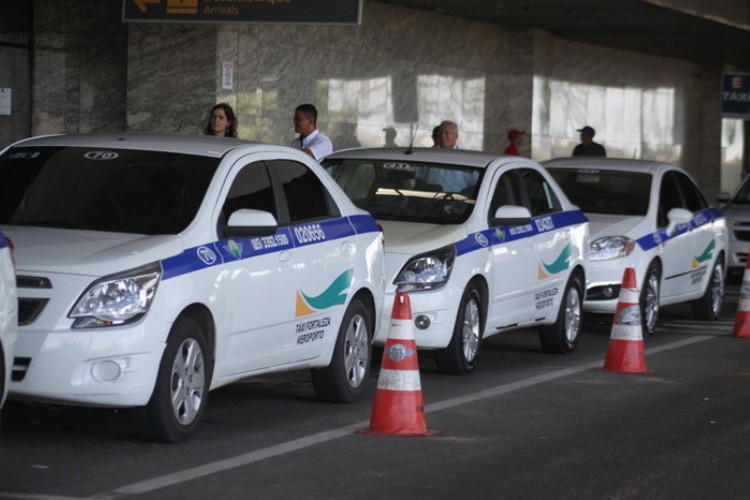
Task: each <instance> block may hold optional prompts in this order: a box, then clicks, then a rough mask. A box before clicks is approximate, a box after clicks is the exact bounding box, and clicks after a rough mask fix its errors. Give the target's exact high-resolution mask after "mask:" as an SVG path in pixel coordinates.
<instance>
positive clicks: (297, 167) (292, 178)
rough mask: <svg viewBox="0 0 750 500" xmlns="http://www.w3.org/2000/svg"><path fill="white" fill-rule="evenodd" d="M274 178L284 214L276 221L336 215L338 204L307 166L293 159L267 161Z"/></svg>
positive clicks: (295, 220)
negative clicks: (282, 199) (284, 215)
mask: <svg viewBox="0 0 750 500" xmlns="http://www.w3.org/2000/svg"><path fill="white" fill-rule="evenodd" d="M268 167H269V169H270V170H271V172H272V174H271V175H273V177H274V181H278V183H280V185H281V189H282V191H283V193H284V198H285V200H286V207H285V208H286V212H287V214H286V216H287V217H286V218H284V217H282V220H280V221H279V222H282V221H283V222H292V223H294V222H298V221H303V220H311V219H322V218H327V217H337V216H339V215H340V213H339V211H338V207H336V204H335V203H334V202H333V200H332V199H331V195H330V194H329V193H328V189H326V187H325V186H324V185H323V182H322V181H321V180H320V179H319V178H318V176H317V175H316V174H315V172H313V171H312V170H311V169H310V168H308V167H307V166H306V165H304V164H302V163H298V162H296V161H292V160H273V161H269V162H268Z"/></svg>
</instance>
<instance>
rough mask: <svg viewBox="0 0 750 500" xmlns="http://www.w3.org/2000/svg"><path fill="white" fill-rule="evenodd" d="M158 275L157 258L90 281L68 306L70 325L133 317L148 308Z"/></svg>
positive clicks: (97, 324)
mask: <svg viewBox="0 0 750 500" xmlns="http://www.w3.org/2000/svg"><path fill="white" fill-rule="evenodd" d="M160 278H161V266H160V265H159V263H158V262H155V263H153V264H149V265H147V266H144V267H139V268H137V269H133V270H131V271H128V272H125V273H122V274H116V275H112V276H106V277H104V278H102V279H99V280H97V281H95V282H94V283H92V284H91V286H89V287H88V289H87V290H86V291H85V292H83V294H82V295H81V297H80V298H79V299H78V302H76V304H75V305H74V306H73V309H71V311H70V314H68V317H70V318H75V322H74V323H73V328H99V327H104V326H117V325H124V324H127V323H132V322H133V321H137V320H138V319H139V318H140V317H141V316H143V315H144V314H146V312H148V309H149V307H150V306H151V301H152V300H153V298H154V295H155V294H156V288H157V286H158V285H159V279H160Z"/></svg>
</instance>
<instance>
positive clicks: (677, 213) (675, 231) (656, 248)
mask: <svg viewBox="0 0 750 500" xmlns="http://www.w3.org/2000/svg"><path fill="white" fill-rule="evenodd" d="M544 166H545V167H546V168H547V170H548V171H549V172H550V173H551V174H552V175H553V176H554V177H555V179H557V182H558V183H559V184H560V186H562V188H563V189H564V190H565V192H566V194H567V195H568V197H569V198H570V199H571V201H573V203H575V204H577V205H578V206H579V207H580V208H581V209H582V210H583V211H584V213H585V214H586V216H587V217H588V218H589V220H590V221H591V251H590V253H589V256H590V258H591V265H590V272H589V278H590V282H589V288H588V292H587V294H586V302H585V304H584V309H585V310H586V311H590V312H592V313H608V314H611V313H614V311H615V308H616V307H617V301H618V296H619V291H620V284H621V282H622V276H623V270H624V269H625V268H627V267H632V268H634V269H635V274H636V279H637V280H638V281H639V283H640V305H641V321H642V326H643V333H644V334H645V335H651V334H653V333H654V331H655V329H656V326H657V322H658V318H659V308H660V306H662V305H668V304H676V303H680V302H691V303H692V309H693V314H694V316H696V317H697V318H699V319H705V320H715V319H717V318H718V317H719V313H720V311H721V304H722V300H723V295H724V270H725V264H726V256H725V252H726V245H727V232H726V224H725V221H724V216H723V215H722V213H721V211H719V210H717V209H716V208H712V207H709V206H708V204H707V203H706V200H705V198H704V197H703V194H702V193H701V191H700V189H699V188H698V186H697V185H696V184H695V182H694V181H693V180H692V179H691V178H690V176H689V175H688V174H687V173H686V172H685V171H683V170H682V169H681V168H679V167H677V166H674V165H670V164H666V163H659V162H652V161H645V160H618V159H605V158H583V159H581V158H561V159H556V160H550V161H547V162H545V163H544Z"/></svg>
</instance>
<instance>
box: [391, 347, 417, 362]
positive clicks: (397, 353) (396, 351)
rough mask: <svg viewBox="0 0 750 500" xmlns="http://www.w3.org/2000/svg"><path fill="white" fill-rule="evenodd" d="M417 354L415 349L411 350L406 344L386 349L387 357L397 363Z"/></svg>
mask: <svg viewBox="0 0 750 500" xmlns="http://www.w3.org/2000/svg"><path fill="white" fill-rule="evenodd" d="M415 352H416V351H415V350H414V349H409V348H408V347H406V346H405V345H404V344H393V345H391V346H390V347H388V348H386V349H385V355H386V356H388V357H389V358H390V359H391V360H393V361H395V362H397V363H398V362H399V361H403V360H405V359H408V358H409V357H411V356H413V355H414V353H415Z"/></svg>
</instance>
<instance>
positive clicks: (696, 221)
mask: <svg viewBox="0 0 750 500" xmlns="http://www.w3.org/2000/svg"><path fill="white" fill-rule="evenodd" d="M723 217H724V215H723V214H722V213H721V211H720V210H718V209H717V208H713V207H710V208H707V209H705V210H701V211H700V212H697V213H696V214H695V215H694V216H693V220H692V221H690V222H689V223H688V224H683V225H681V226H679V227H678V228H677V229H676V230H675V232H674V233H672V234H669V235H668V234H667V232H666V231H665V230H664V229H659V230H658V231H656V232H654V233H649V234H646V235H645V236H641V237H640V238H638V239H637V240H635V242H636V243H637V244H638V246H640V247H641V249H642V250H644V251H648V250H651V249H652V248H655V247H658V246H660V245H663V244H664V243H666V242H668V241H669V240H671V239H672V238H676V237H678V236H680V235H681V234H684V233H686V232H687V231H688V229H690V228H697V227H700V226H703V225H706V224H709V223H711V222H713V221H714V220H716V219H721V218H723ZM714 245H716V243H714ZM711 251H713V248H712V249H711ZM704 254H705V252H704ZM709 258H710V256H709Z"/></svg>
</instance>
